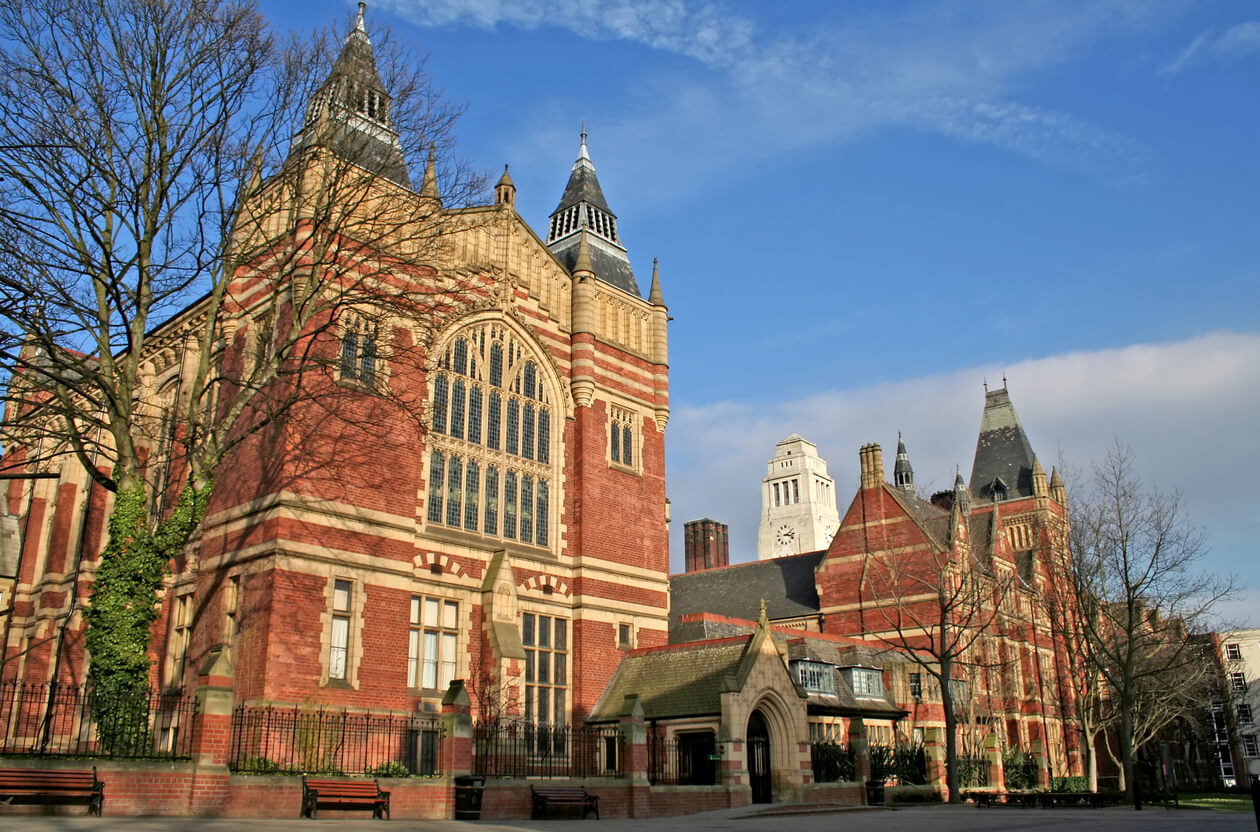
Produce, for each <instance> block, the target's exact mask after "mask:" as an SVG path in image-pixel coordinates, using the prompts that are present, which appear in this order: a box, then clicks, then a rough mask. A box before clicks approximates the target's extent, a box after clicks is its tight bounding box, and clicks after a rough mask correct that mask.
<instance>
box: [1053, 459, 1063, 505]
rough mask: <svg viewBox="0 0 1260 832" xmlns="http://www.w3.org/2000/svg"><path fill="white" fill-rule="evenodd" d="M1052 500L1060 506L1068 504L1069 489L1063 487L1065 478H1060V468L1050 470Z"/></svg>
mask: <svg viewBox="0 0 1260 832" xmlns="http://www.w3.org/2000/svg"><path fill="white" fill-rule="evenodd" d="M1050 499H1052V500H1054V501H1055V502H1056V503H1058V504H1059V505H1066V504H1067V489H1066V488H1065V487H1064V486H1063V477H1061V476H1059V469H1058V468H1051V469H1050Z"/></svg>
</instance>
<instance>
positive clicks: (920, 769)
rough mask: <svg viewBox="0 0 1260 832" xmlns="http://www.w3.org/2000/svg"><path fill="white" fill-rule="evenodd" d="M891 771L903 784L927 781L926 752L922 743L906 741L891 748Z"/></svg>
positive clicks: (921, 783) (917, 784)
mask: <svg viewBox="0 0 1260 832" xmlns="http://www.w3.org/2000/svg"><path fill="white" fill-rule="evenodd" d="M892 772H893V774H894V775H895V776H896V777H897V782H899V783H901V784H902V785H903V786H922V785H924V784H926V783H927V752H926V751H925V750H924V748H923V744H922V743H906V744H902V745H897V746H895V747H894V748H893V759H892Z"/></svg>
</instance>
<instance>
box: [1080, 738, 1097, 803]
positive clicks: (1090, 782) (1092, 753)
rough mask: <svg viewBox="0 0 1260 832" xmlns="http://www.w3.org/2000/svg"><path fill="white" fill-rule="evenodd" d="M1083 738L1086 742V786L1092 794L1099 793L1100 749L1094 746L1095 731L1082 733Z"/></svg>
mask: <svg viewBox="0 0 1260 832" xmlns="http://www.w3.org/2000/svg"><path fill="white" fill-rule="evenodd" d="M1081 737H1082V739H1083V740H1084V742H1085V776H1086V778H1088V779H1087V781H1086V785H1087V786H1088V788H1089V790H1090V791H1091V792H1096V791H1098V749H1097V747H1095V745H1094V733H1093V731H1082V732H1081Z"/></svg>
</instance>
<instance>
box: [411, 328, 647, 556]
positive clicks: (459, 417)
mask: <svg viewBox="0 0 1260 832" xmlns="http://www.w3.org/2000/svg"><path fill="white" fill-rule="evenodd" d="M531 350H532V348H530V347H527V346H525V345H524V343H523V342H521V341H519V340H518V339H517V338H516V336H515V335H514V334H513V333H512V332H511V331H509V330H508V329H507V328H505V327H503V326H501V325H499V324H497V323H491V322H488V323H479V324H474V325H472V326H470V327H469V328H468V329H466V330H464V331H462V332H461V333H460V334H459V335H458V336H456V337H455V338H453V339H452V340H451V341H450V342H449V343H448V344H447V345H446V346H445V347H444V348H443V350H442V352H441V357H440V358H439V360H438V362H437V367H436V368H435V369H434V370H433V376H434V378H433V421H432V430H431V432H430V435H429V438H430V441H431V442H432V443H434V445H435V446H436V448H435V450H436V453H437V456H436V457H435V456H431V457H430V466H431V469H432V470H431V473H430V482H431V483H432V487H431V489H430V493H429V496H428V498H427V499H428V506H427V511H426V517H427V518H428V522H430V523H441V524H443V525H446V526H450V527H453V528H461V529H463V530H465V531H470V532H479V533H480V534H484V535H486V536H490V537H502V538H505V539H508V540H518V541H520V542H521V543H525V544H530V545H539V546H547V545H548V543H549V541H550V540H551V539H552V535H551V532H550V523H551V510H550V501H551V498H552V492H553V489H552V488H551V483H552V481H553V479H554V477H555V476H556V473H555V472H554V471H553V470H552V468H551V463H552V460H553V459H554V455H553V454H552V453H551V439H552V419H551V410H552V400H551V398H550V396H549V395H548V385H547V382H546V378H547V376H546V375H545V373H544V371H543V369H541V365H540V364H539V363H538V362H537V361H535V360H533V359H532V358H531V355H532V352H531ZM621 448H622V446H621V444H620V443H619V445H618V451H619V453H620V451H621ZM434 466H436V467H434Z"/></svg>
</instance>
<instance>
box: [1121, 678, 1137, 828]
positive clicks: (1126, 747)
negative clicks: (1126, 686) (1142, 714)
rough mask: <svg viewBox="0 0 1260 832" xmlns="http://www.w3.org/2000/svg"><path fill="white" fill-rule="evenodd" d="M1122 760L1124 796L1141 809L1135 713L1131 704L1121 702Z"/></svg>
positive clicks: (1134, 806)
mask: <svg viewBox="0 0 1260 832" xmlns="http://www.w3.org/2000/svg"><path fill="white" fill-rule="evenodd" d="M1120 707H1121V712H1120V761H1121V773H1122V777H1123V778H1124V797H1125V799H1126V800H1128V801H1129V802H1130V803H1132V804H1133V808H1135V809H1141V808H1142V804H1140V803H1138V802H1137V801H1138V796H1137V780H1136V779H1135V778H1134V776H1133V715H1132V711H1131V708H1130V706H1129V705H1128V704H1127V703H1125V702H1121V704H1120Z"/></svg>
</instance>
